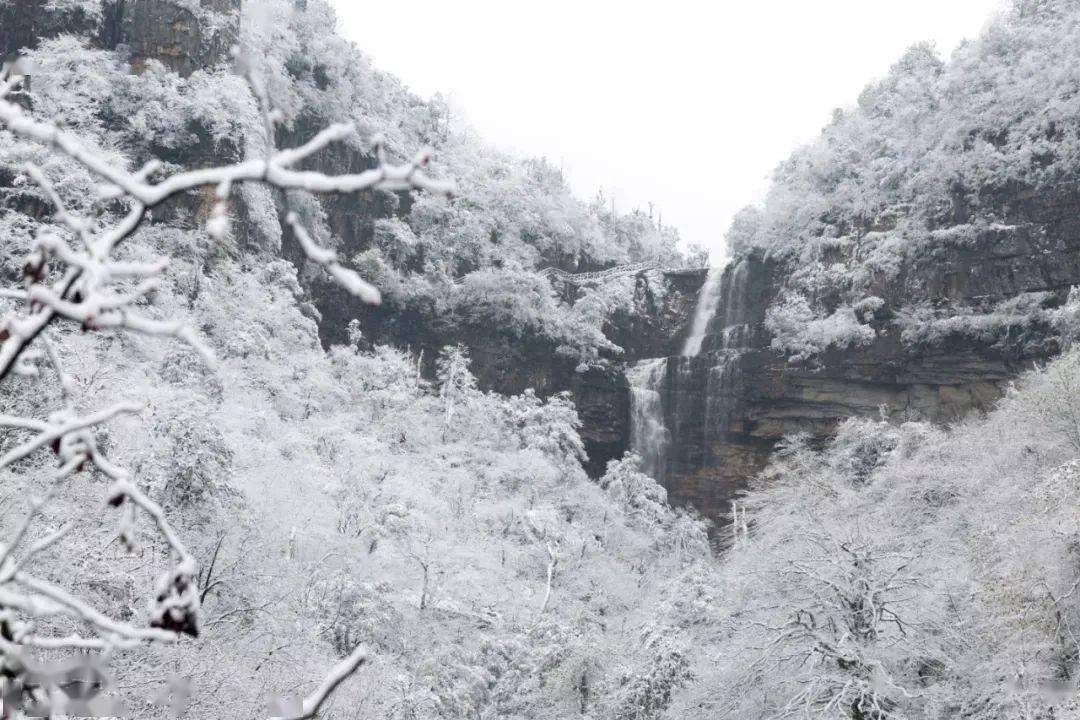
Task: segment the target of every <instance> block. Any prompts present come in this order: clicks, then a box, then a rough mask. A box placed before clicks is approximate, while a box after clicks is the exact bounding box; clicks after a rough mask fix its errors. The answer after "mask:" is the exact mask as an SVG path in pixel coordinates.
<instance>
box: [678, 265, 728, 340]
mask: <svg viewBox="0 0 1080 720" xmlns="http://www.w3.org/2000/svg"><path fill="white" fill-rule="evenodd" d="M723 279H724V267H723V266H722V265H721V266H720V267H714V268H710V269H709V274H708V276H706V278H705V284H704V285H702V286H701V294H700V295H699V296H698V301H697V307H696V308H695V309H694V321H693V323H691V325H690V335H689V336H688V337H687V338H686V343H685V344H684V345H683V349H682V355H683V357H697V356H698V353H700V352H701V343H702V342H703V341H704V340H705V336H706V335H707V334H708V332H709V321H710V320H712V319H713V315H715V314H716V306H717V305H719V303H720V293H721V290H722V289H723Z"/></svg>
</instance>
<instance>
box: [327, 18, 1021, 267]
mask: <svg viewBox="0 0 1080 720" xmlns="http://www.w3.org/2000/svg"><path fill="white" fill-rule="evenodd" d="M334 2H335V4H336V6H337V10H338V14H339V16H340V19H341V29H342V32H343V33H344V34H345V36H346V37H348V38H350V39H352V40H354V41H356V43H357V44H358V45H359V46H360V47H361V49H363V50H364V51H365V52H366V53H367V54H368V55H370V56H371V57H372V58H373V60H374V62H375V64H376V66H378V67H380V68H382V69H384V70H387V71H389V72H392V73H394V74H395V75H397V76H398V77H400V78H401V79H402V81H403V82H404V83H405V84H406V85H408V86H409V87H410V88H412V89H413V90H414V91H415V92H417V93H418V94H420V95H422V96H424V97H430V96H431V95H432V94H433V93H435V92H443V93H445V94H448V95H449V96H450V97H451V99H452V101H453V103H454V105H455V106H456V108H458V109H459V110H460V111H463V112H464V115H465V121H466V122H468V123H469V124H470V125H472V126H473V127H475V128H476V129H477V130H478V131H479V132H480V133H481V134H482V135H484V136H485V137H486V138H487V139H489V140H490V141H491V142H493V143H495V144H496V145H498V146H500V147H504V148H508V149H513V150H516V151H518V152H521V153H525V154H529V155H537V156H545V157H547V158H548V159H549V160H551V161H553V162H555V163H556V164H558V163H562V166H563V168H564V169H565V171H566V173H567V176H568V177H569V179H570V182H571V184H572V186H573V187H574V189H575V190H576V191H577V193H578V194H579V195H581V196H582V197H583V198H589V197H592V196H593V195H594V194H595V193H596V190H597V189H598V188H601V187H602V188H603V189H604V191H605V194H607V195H609V196H610V193H611V192H614V193H615V197H616V202H617V207H618V209H619V210H620V211H626V210H630V209H632V208H633V207H635V206H640V207H645V206H646V204H647V203H648V202H649V201H652V202H654V203H655V204H656V206H657V207H659V208H660V209H661V211H662V212H663V219H664V222H665V224H669V223H670V224H674V225H675V226H676V227H678V228H679V231H680V233H681V234H682V237H683V239H684V240H685V241H689V242H696V243H699V244H701V245H703V246H705V247H707V248H709V249H710V250H711V251H712V253H713V260H714V261H717V260H719V255H720V253H721V252H722V248H723V236H724V232H725V231H726V229H727V226H728V224H729V222H730V220H731V217H732V215H734V214H735V213H736V212H737V211H738V210H739V209H740V208H741V207H743V206H744V205H746V204H748V203H750V202H754V201H755V200H757V199H759V198H760V197H761V196H762V194H763V191H764V189H765V187H766V185H767V179H768V175H769V173H770V172H771V170H772V169H773V168H774V167H775V166H776V165H777V164H778V163H779V162H780V161H781V160H783V159H784V158H785V157H786V156H787V155H788V154H789V153H790V152H791V150H792V149H793V148H795V147H797V146H798V145H799V144H801V143H805V142H807V141H809V140H811V139H813V138H814V136H815V135H816V134H817V133H818V131H819V130H820V128H821V127H822V126H823V125H824V124H825V123H826V122H827V121H828V119H829V116H830V114H831V112H832V109H833V108H835V107H849V106H851V105H852V104H853V103H854V102H855V100H856V98H857V97H858V94H859V91H860V90H861V89H862V87H863V86H864V85H865V84H866V83H867V82H868V81H870V80H872V79H874V78H876V77H880V76H881V75H882V74H884V73H885V72H886V71H887V70H888V68H889V65H891V64H892V62H893V61H895V60H896V59H897V58H898V57H899V56H900V54H901V53H902V52H903V51H904V49H905V48H907V47H908V46H909V45H911V44H912V43H915V42H918V41H922V40H931V41H934V42H935V43H936V44H937V47H938V49H939V51H940V52H941V53H942V54H944V55H946V56H947V55H948V54H949V53H951V52H952V50H953V49H954V48H955V47H956V45H957V44H958V43H959V42H960V41H961V40H962V39H964V38H965V37H972V36H974V35H976V34H978V32H979V31H980V30H981V29H982V27H983V26H984V25H985V24H986V22H987V21H988V19H989V18H990V17H991V16H992V15H993V14H994V13H995V12H996V11H997V10H998V9H1000V7H1001V0H903V1H901V2H897V1H896V0H887V1H886V0H756V1H755V0H740V1H738V2H730V1H728V0H721V1H716V0H714V1H713V2H705V1H704V0H697V1H692V0H665V1H664V2H657V1H655V0H654V1H653V2H637V1H636V0H621V1H620V0H546V1H545V2H530V3H524V2H521V1H520V0H449V1H447V0H441V1H436V0H409V1H408V2H395V1H393V0H389V1H388V0H382V1H379V2H360V1H359V0H334Z"/></svg>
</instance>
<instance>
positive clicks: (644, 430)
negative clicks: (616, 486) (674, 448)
mask: <svg viewBox="0 0 1080 720" xmlns="http://www.w3.org/2000/svg"><path fill="white" fill-rule="evenodd" d="M666 378H667V358H655V359H652V360H642V361H641V362H638V363H635V364H633V365H631V366H630V367H628V368H627V370H626V380H627V382H628V383H629V385H630V449H631V450H633V451H634V452H635V453H637V454H638V456H640V457H641V471H642V472H644V473H645V474H646V475H649V476H651V477H652V478H653V479H654V480H656V481H657V482H660V481H662V480H663V479H664V472H665V470H666V469H667V450H668V446H669V445H670V444H671V436H670V434H669V433H668V430H667V427H665V426H664V406H663V400H662V395H661V390H663V387H664V383H665V381H666Z"/></svg>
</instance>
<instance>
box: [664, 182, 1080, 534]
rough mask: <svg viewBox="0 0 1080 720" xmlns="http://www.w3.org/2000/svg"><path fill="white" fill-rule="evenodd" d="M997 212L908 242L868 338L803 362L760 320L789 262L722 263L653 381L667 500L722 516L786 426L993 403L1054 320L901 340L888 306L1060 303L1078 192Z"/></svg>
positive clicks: (929, 414)
mask: <svg viewBox="0 0 1080 720" xmlns="http://www.w3.org/2000/svg"><path fill="white" fill-rule="evenodd" d="M998 216H999V217H1000V218H1001V222H999V223H997V224H995V225H993V226H987V227H985V228H983V229H981V230H978V231H975V232H974V233H973V234H971V235H969V236H967V237H966V238H965V241H964V242H962V243H955V244H939V245H937V246H936V247H934V248H932V249H930V250H928V251H925V252H922V251H919V252H912V253H911V254H910V256H909V257H908V258H907V259H906V260H905V261H904V262H903V264H902V266H901V268H900V270H899V272H897V273H895V274H894V275H893V276H892V277H891V278H888V279H886V278H878V279H876V280H875V282H874V286H873V292H874V294H875V295H877V296H878V297H880V298H882V299H883V300H884V301H885V303H884V305H883V306H882V307H881V308H880V309H879V310H878V311H877V312H876V314H875V318H874V320H873V321H872V323H871V324H872V325H873V326H874V328H875V330H876V332H877V335H876V337H875V339H874V340H873V341H872V342H870V343H868V344H865V345H857V346H851V347H847V348H839V349H838V348H832V349H829V350H827V351H826V352H824V353H823V354H821V355H818V356H816V357H814V358H812V359H811V360H808V361H805V362H799V363H793V362H790V361H789V359H788V358H787V357H785V355H784V354H783V353H781V352H780V351H778V350H774V349H773V348H772V347H770V341H771V336H770V334H769V332H768V330H767V329H766V327H765V311H766V308H767V307H768V306H769V305H770V304H771V303H772V302H774V301H775V300H776V299H777V297H778V296H779V295H780V293H781V292H782V291H783V289H784V287H785V283H786V281H787V279H788V278H789V276H790V275H791V273H792V272H793V270H794V269H795V268H794V265H793V261H791V260H787V259H784V258H778V257H768V256H766V255H764V254H763V253H761V252H757V253H752V254H748V255H745V256H743V257H740V258H738V259H737V260H736V261H735V262H734V263H733V264H732V265H730V266H729V267H728V268H727V269H726V271H725V272H724V277H723V280H722V282H723V292H722V293H721V297H720V299H719V302H718V303H717V307H716V308H715V315H714V317H713V320H712V322H711V324H710V327H709V331H708V336H707V338H706V340H705V342H704V343H703V348H702V352H701V353H700V355H698V356H697V357H670V358H669V359H668V361H667V367H666V373H665V374H664V377H663V381H662V387H661V388H660V393H661V396H662V400H663V402H662V405H663V413H664V423H665V426H666V428H667V430H668V433H669V434H670V440H669V442H670V447H669V448H668V449H667V452H666V455H667V460H666V468H665V471H664V473H663V475H664V477H663V481H664V484H665V485H666V486H667V488H668V490H669V493H670V496H671V498H672V499H673V501H675V502H677V503H685V504H690V505H693V506H695V507H697V508H698V509H699V510H701V511H702V512H703V513H705V514H706V515H708V516H711V517H713V518H722V517H723V516H724V514H725V513H726V512H727V511H728V507H729V501H730V499H731V497H732V495H733V493H734V492H736V491H737V490H738V489H739V488H741V487H742V486H743V485H744V483H745V481H746V479H747V478H749V477H751V476H752V475H754V474H755V473H756V472H758V471H759V470H760V469H761V468H762V466H763V464H764V462H765V461H766V460H767V458H768V455H769V453H770V451H771V449H772V448H773V446H774V445H775V443H776V442H777V441H778V440H779V439H781V438H782V437H783V436H785V435H788V434H791V433H799V432H805V433H809V434H811V435H812V436H814V437H818V438H823V437H825V436H827V435H828V434H829V433H831V432H832V430H833V429H834V428H835V426H836V425H837V423H838V422H840V421H841V420H843V419H845V418H847V417H851V416H870V417H876V416H878V415H879V413H880V414H884V415H885V416H887V417H888V418H890V419H891V420H893V421H903V420H904V419H907V418H922V419H929V420H933V421H938V422H948V421H951V420H954V419H956V418H959V417H961V416H963V415H965V414H967V413H969V412H972V411H974V410H980V409H984V408H987V407H989V406H990V405H991V404H992V403H993V402H994V401H996V400H997V399H998V398H999V397H1000V395H1001V393H1002V391H1003V388H1004V386H1005V384H1006V383H1007V382H1008V381H1009V380H1010V379H1011V378H1013V377H1015V376H1016V375H1017V374H1018V373H1020V372H1021V371H1023V370H1025V369H1028V368H1030V367H1031V363H1032V362H1033V361H1038V360H1042V359H1046V358H1048V357H1050V356H1052V355H1054V354H1056V353H1057V352H1059V351H1060V349H1061V344H1062V339H1061V337H1060V330H1059V328H1058V327H1056V326H1055V325H1054V324H1052V323H1050V322H1047V321H1045V320H1044V319H1040V318H1039V316H1037V315H1036V316H1026V317H1025V316H1016V317H1014V318H1009V317H1005V318H1003V319H999V320H998V321H996V322H994V323H991V324H987V325H986V326H985V328H984V329H982V330H980V331H979V332H972V331H971V330H970V327H969V328H968V329H955V330H949V328H948V326H946V329H945V331H943V332H938V333H933V334H925V335H926V337H923V336H920V334H919V333H915V334H913V335H911V336H908V337H907V338H904V337H902V332H901V327H900V326H899V325H898V324H897V323H896V322H895V320H896V318H895V313H896V312H897V311H899V310H901V309H902V308H905V307H910V306H912V305H917V304H920V303H922V304H923V305H924V306H928V307H936V308H938V311H939V313H941V314H943V315H945V316H950V315H951V316H953V317H962V316H966V315H970V316H972V317H979V316H980V314H988V313H990V312H991V311H992V309H993V308H994V307H995V306H996V305H998V304H999V303H1001V302H1002V301H1006V300H1009V299H1012V298H1017V297H1020V296H1023V295H1025V294H1029V293H1038V294H1040V295H1039V296H1038V297H1039V298H1041V299H1040V302H1041V304H1042V307H1044V308H1046V307H1054V306H1055V305H1058V304H1060V303H1063V302H1064V301H1065V299H1066V297H1067V295H1068V292H1069V289H1070V288H1071V287H1072V286H1073V285H1076V284H1078V283H1080V188H1078V187H1077V186H1076V185H1075V184H1071V183H1070V184H1063V185H1060V186H1057V187H1054V188H1050V189H1045V190H1040V191H1027V190H1025V191H1020V192H1016V193H1015V194H1012V195H1010V196H1009V197H1004V198H1000V199H999V206H998ZM837 259H838V260H840V259H842V258H837ZM983 317H986V315H983Z"/></svg>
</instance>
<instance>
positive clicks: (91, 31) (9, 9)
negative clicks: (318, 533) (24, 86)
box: [0, 0, 242, 77]
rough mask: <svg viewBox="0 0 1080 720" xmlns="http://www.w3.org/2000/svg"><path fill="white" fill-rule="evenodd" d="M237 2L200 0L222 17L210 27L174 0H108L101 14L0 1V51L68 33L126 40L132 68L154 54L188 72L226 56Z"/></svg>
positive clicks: (37, 1)
mask: <svg viewBox="0 0 1080 720" xmlns="http://www.w3.org/2000/svg"><path fill="white" fill-rule="evenodd" d="M241 2H242V0H201V8H202V10H203V11H204V12H212V13H216V14H218V15H220V16H221V17H222V18H224V19H225V22H224V23H221V24H220V25H215V26H214V27H212V28H211V27H210V26H209V25H208V24H206V23H204V22H202V18H201V17H200V16H199V14H198V13H196V12H193V11H192V10H190V9H188V8H186V7H184V6H181V5H179V4H177V3H175V2H172V0H106V1H105V2H104V3H103V10H102V13H101V16H100V17H94V16H92V15H90V14H87V13H85V12H83V11H82V10H78V9H76V10H73V11H64V12H61V11H53V10H49V9H48V7H47V5H48V4H47V2H46V0H9V2H5V3H0V53H2V54H3V58H4V59H13V58H15V57H16V56H17V55H18V53H19V51H20V50H22V49H24V48H34V47H37V45H38V43H39V42H41V40H44V39H47V38H51V37H55V36H56V35H59V34H60V33H68V34H74V35H81V36H84V37H86V38H88V39H89V40H90V41H91V42H92V43H93V44H94V45H96V46H97V47H101V48H106V49H110V50H113V49H116V48H118V47H120V46H121V45H126V46H127V48H128V50H129V52H130V60H131V64H132V67H133V68H134V69H135V70H136V71H140V70H141V69H142V67H143V66H144V65H145V64H146V62H147V61H148V60H151V59H153V60H157V61H158V62H161V63H162V64H163V65H165V67H167V68H169V69H170V70H172V71H174V72H176V73H178V74H180V75H182V76H185V77H186V76H188V75H190V74H191V73H193V72H195V71H196V70H198V69H200V68H207V67H212V66H214V65H217V64H219V63H222V62H226V61H228V59H229V52H230V49H231V48H232V46H233V45H235V44H236V42H237V40H238V39H239V32H240V16H239V10H240V6H241Z"/></svg>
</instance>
